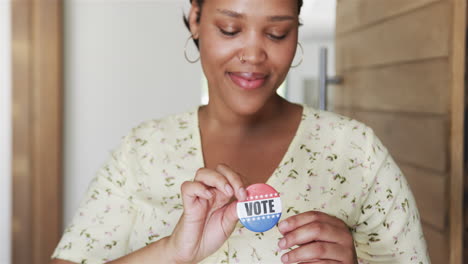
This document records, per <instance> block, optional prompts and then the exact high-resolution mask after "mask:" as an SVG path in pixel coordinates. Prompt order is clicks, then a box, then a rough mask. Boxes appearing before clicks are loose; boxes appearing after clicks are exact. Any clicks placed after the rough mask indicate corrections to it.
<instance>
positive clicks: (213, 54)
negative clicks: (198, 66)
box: [200, 32, 237, 69]
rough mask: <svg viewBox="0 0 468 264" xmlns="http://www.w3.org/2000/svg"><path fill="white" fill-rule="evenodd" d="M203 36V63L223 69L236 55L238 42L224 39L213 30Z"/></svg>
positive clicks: (201, 46) (201, 45)
mask: <svg viewBox="0 0 468 264" xmlns="http://www.w3.org/2000/svg"><path fill="white" fill-rule="evenodd" d="M203 36H204V37H203V39H200V56H201V59H202V63H204V64H205V67H209V68H216V69H223V66H224V65H226V64H227V63H229V62H230V61H231V60H232V59H233V58H234V57H235V56H236V50H237V48H236V43H234V42H233V41H223V39H221V38H219V36H216V34H215V33H213V32H210V33H207V34H205V35H203ZM220 47H222V48H220Z"/></svg>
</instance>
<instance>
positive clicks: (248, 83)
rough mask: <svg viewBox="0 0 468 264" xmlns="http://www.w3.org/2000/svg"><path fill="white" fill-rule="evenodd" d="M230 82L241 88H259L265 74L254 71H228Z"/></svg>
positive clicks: (264, 78)
mask: <svg viewBox="0 0 468 264" xmlns="http://www.w3.org/2000/svg"><path fill="white" fill-rule="evenodd" d="M228 75H229V77H230V78H231V80H232V82H233V83H235V84H236V85H237V86H239V87H240V88H242V89H245V90H254V89H257V88H260V87H261V86H262V85H263V84H264V83H265V82H266V79H267V77H268V76H267V75H265V74H263V73H255V72H229V73H228Z"/></svg>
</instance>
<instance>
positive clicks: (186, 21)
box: [183, 0, 303, 48]
mask: <svg viewBox="0 0 468 264" xmlns="http://www.w3.org/2000/svg"><path fill="white" fill-rule="evenodd" d="M192 1H193V0H190V3H192ZM195 1H197V4H198V6H200V8H201V7H202V5H203V2H204V0H195ZM302 2H303V0H297V6H298V9H297V10H298V14H300V13H301V7H302ZM200 12H201V11H200ZM200 15H201V14H200V13H198V14H197V22H200ZM183 18H184V24H185V26H186V27H187V29H188V30H189V31H190V24H189V21H188V18H187V17H186V16H184V17H183ZM193 42H195V45H196V46H197V48H199V47H198V39H194V40H193Z"/></svg>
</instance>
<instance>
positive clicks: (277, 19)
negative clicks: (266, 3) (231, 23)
mask: <svg viewBox="0 0 468 264" xmlns="http://www.w3.org/2000/svg"><path fill="white" fill-rule="evenodd" d="M216 11H218V13H221V14H223V15H226V16H229V17H232V18H245V15H244V14H242V13H238V12H235V11H232V10H227V9H216ZM267 19H268V21H271V22H281V21H287V20H294V19H296V18H295V17H294V16H287V15H285V16H269V17H268V18H267Z"/></svg>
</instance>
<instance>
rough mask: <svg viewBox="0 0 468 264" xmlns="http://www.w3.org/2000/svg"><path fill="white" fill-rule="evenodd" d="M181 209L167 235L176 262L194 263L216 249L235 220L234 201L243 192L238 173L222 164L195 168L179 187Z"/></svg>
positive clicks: (241, 198) (243, 193) (244, 193)
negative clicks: (182, 206) (190, 180)
mask: <svg viewBox="0 0 468 264" xmlns="http://www.w3.org/2000/svg"><path fill="white" fill-rule="evenodd" d="M181 191H182V200H183V204H184V212H183V214H182V216H181V218H180V220H179V222H178V223H177V225H176V227H175V229H174V232H173V233H172V235H171V236H170V237H169V238H168V244H167V245H168V247H169V252H172V253H173V256H174V259H173V260H174V261H175V262H176V263H197V262H199V261H201V260H203V259H204V258H206V257H208V256H210V255H211V254H213V253H214V252H216V250H218V249H219V248H220V247H221V246H222V245H223V244H224V242H225V241H226V240H227V239H228V238H229V236H230V235H231V233H232V231H233V230H234V227H235V225H236V223H237V221H238V217H237V213H236V202H235V201H233V197H235V198H237V199H238V200H245V199H246V198H247V194H246V191H245V188H244V186H243V183H242V180H241V177H240V175H238V174H237V173H236V172H234V171H233V170H232V169H230V168H229V167H227V166H226V165H218V166H217V167H216V169H215V170H211V169H206V168H202V169H199V170H198V171H197V173H196V175H195V179H194V180H193V181H192V182H184V183H183V184H182V186H181Z"/></svg>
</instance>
